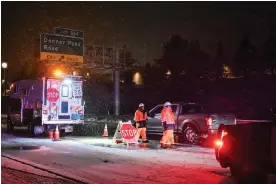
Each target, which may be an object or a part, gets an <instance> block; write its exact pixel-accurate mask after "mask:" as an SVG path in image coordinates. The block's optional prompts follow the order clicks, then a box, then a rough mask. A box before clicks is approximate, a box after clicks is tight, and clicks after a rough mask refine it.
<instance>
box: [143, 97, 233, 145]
mask: <svg viewBox="0 0 276 184" xmlns="http://www.w3.org/2000/svg"><path fill="white" fill-rule="evenodd" d="M162 109H163V104H160V105H157V106H155V107H154V108H153V109H151V110H150V111H149V113H148V122H147V133H148V134H162V133H163V127H162V124H161V121H160V116H161V111H162ZM172 110H173V112H174V114H175V119H176V126H175V130H174V133H175V134H178V135H179V136H180V140H183V141H185V142H188V143H190V144H198V142H199V140H200V139H207V138H208V137H212V135H216V132H217V129H218V127H219V125H220V124H225V125H232V124H236V118H235V116H234V115H233V114H226V113H208V112H205V111H204V109H203V106H202V105H200V104H197V103H190V102H188V103H187V102H179V103H172Z"/></svg>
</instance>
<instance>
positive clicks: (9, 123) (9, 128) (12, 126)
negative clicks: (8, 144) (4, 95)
mask: <svg viewBox="0 0 276 184" xmlns="http://www.w3.org/2000/svg"><path fill="white" fill-rule="evenodd" d="M13 130H14V125H13V124H12V121H11V119H10V118H8V121H7V132H12V131H13Z"/></svg>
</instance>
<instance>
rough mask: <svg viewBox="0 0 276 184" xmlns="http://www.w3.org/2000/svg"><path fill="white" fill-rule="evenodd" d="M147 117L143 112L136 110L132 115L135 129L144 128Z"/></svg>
mask: <svg viewBox="0 0 276 184" xmlns="http://www.w3.org/2000/svg"><path fill="white" fill-rule="evenodd" d="M147 119H148V115H147V113H146V112H145V111H141V110H140V109H138V110H137V111H136V112H135V114H134V120H135V121H136V126H137V128H145V127H146V121H147Z"/></svg>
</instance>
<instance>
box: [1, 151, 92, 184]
mask: <svg viewBox="0 0 276 184" xmlns="http://www.w3.org/2000/svg"><path fill="white" fill-rule="evenodd" d="M1 157H4V158H8V159H10V160H13V161H15V162H19V163H21V164H25V165H28V166H31V167H33V168H35V169H39V170H42V171H45V172H48V173H51V174H54V175H57V176H59V177H62V178H65V179H68V180H72V181H75V182H77V183H82V184H89V183H93V182H91V181H89V180H87V179H84V178H80V177H78V176H76V175H73V174H70V173H67V172H64V171H62V170H59V169H55V168H51V167H47V166H44V165H41V164H37V163H34V162H32V161H28V160H25V159H21V158H18V157H14V156H11V155H8V154H1ZM95 183H96V182H95Z"/></svg>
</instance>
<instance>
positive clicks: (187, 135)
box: [183, 126, 199, 145]
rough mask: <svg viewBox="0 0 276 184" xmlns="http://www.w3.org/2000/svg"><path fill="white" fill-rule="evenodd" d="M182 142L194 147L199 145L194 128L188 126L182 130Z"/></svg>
mask: <svg viewBox="0 0 276 184" xmlns="http://www.w3.org/2000/svg"><path fill="white" fill-rule="evenodd" d="M183 136H184V140H185V141H187V142H188V143H189V144H193V145H196V144H198V143H199V139H198V133H197V131H196V129H195V128H193V127H191V126H188V127H187V128H186V129H185V130H184V135H183Z"/></svg>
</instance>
